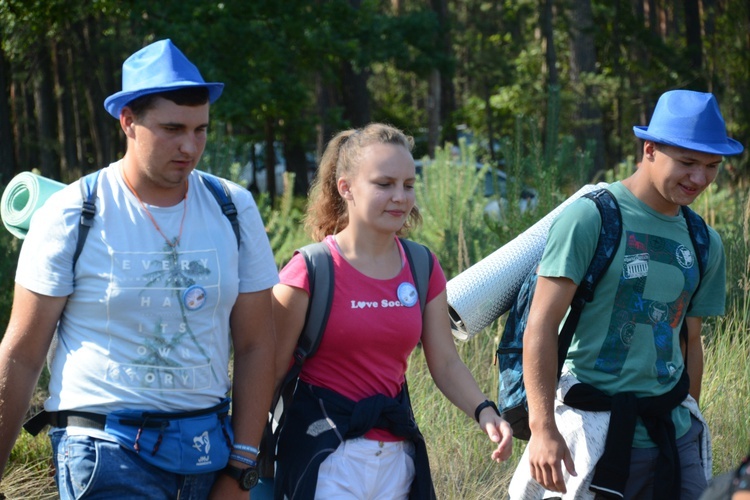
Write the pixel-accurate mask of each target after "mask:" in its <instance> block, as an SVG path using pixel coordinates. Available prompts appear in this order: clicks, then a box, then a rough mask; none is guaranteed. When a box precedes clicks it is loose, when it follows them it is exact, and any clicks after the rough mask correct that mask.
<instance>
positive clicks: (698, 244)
mask: <svg viewBox="0 0 750 500" xmlns="http://www.w3.org/2000/svg"><path fill="white" fill-rule="evenodd" d="M682 215H683V217H685V223H686V224H687V228H688V233H689V234H690V241H691V242H692V243H693V250H694V251H695V253H696V259H697V260H698V271H699V276H700V279H701V281H703V274H704V273H705V272H706V268H707V267H708V251H709V246H710V242H711V237H710V235H709V234H708V225H707V224H706V221H705V220H703V217H701V216H700V215H698V214H697V213H696V212H695V211H693V210H692V209H691V208H690V207H688V206H683V207H682ZM698 288H700V282H698ZM698 288H696V289H695V292H697V291H698ZM695 292H694V293H693V295H695ZM680 338H681V339H682V340H683V342H685V366H687V344H688V329H687V321H685V320H683V321H682V326H681V327H680Z"/></svg>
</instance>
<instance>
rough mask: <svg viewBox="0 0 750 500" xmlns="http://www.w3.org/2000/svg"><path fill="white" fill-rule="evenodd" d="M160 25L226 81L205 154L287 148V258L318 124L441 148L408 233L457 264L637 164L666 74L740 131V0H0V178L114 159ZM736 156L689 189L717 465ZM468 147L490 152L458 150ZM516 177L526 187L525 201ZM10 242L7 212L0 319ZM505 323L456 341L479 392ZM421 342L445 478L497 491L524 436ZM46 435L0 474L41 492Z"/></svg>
mask: <svg viewBox="0 0 750 500" xmlns="http://www.w3.org/2000/svg"><path fill="white" fill-rule="evenodd" d="M162 38H171V39H172V40H173V41H174V42H175V44H176V45H177V46H178V47H180V48H181V49H182V50H183V51H184V52H185V53H186V54H187V56H188V57H189V58H190V59H191V60H192V61H193V62H194V63H195V64H196V65H197V66H198V67H199V68H200V70H201V72H202V74H203V76H204V78H205V79H206V81H221V82H224V83H225V84H226V88H225V90H224V94H223V96H222V98H221V99H220V100H219V101H217V102H216V103H215V105H213V106H212V108H211V119H212V124H211V130H210V139H209V144H208V146H207V149H206V153H205V154H204V158H203V160H202V164H201V166H200V168H203V169H205V170H209V171H213V172H215V173H218V174H221V175H224V176H227V177H230V178H232V179H234V180H240V175H239V174H240V172H241V171H242V170H243V167H245V166H246V165H251V166H252V168H251V169H250V179H249V180H248V178H247V177H243V178H242V181H243V182H246V183H247V184H248V187H249V188H254V187H257V182H255V181H257V180H258V179H259V178H260V175H262V174H263V173H264V172H272V171H275V170H276V168H277V165H279V164H284V165H285V166H286V169H287V170H288V171H289V172H291V173H292V174H294V175H291V176H287V177H284V181H283V182H288V183H289V184H290V185H289V186H288V189H286V190H283V196H277V193H278V194H281V192H282V189H281V188H282V186H275V185H274V184H275V182H277V177H276V176H275V175H264V177H265V178H266V188H267V189H266V191H267V192H266V193H263V194H262V195H260V196H259V197H258V202H259V206H260V207H261V210H262V212H263V216H264V220H265V221H266V226H267V230H268V232H269V237H270V238H271V244H272V247H273V249H274V252H275V255H276V258H277V263H278V264H279V265H281V264H282V263H283V262H284V261H285V260H287V259H288V258H289V257H290V256H291V252H292V250H293V249H294V248H296V247H297V246H299V245H301V244H303V243H305V242H306V241H307V240H306V238H307V237H306V236H305V235H304V234H303V233H302V231H301V230H300V224H299V220H300V217H301V214H302V211H303V210H304V204H305V200H306V198H305V195H306V193H307V189H308V181H309V178H310V175H309V174H313V173H314V169H315V160H316V158H317V157H318V155H319V153H320V151H322V148H323V147H324V145H325V143H326V141H327V140H328V139H329V138H330V137H332V135H333V134H334V133H335V132H336V131H338V130H340V129H343V128H347V127H352V126H354V127H357V126H362V125H364V124H366V123H368V122H370V121H384V122H388V123H392V124H394V125H396V126H398V127H400V128H402V129H404V130H405V131H406V132H407V133H409V134H411V135H413V136H414V137H415V139H416V141H417V147H416V149H415V158H417V159H418V160H420V162H421V164H422V165H428V164H431V165H434V166H435V168H433V169H429V170H428V169H425V173H427V174H429V175H425V176H424V178H422V179H421V180H420V182H419V183H418V184H419V185H418V190H417V201H418V203H419V205H420V207H421V208H422V212H423V214H424V215H425V223H424V225H423V227H422V228H421V229H420V230H419V231H418V232H417V233H415V234H414V238H415V239H417V240H419V241H422V242H424V243H425V244H427V245H428V246H430V247H431V248H432V249H433V250H435V252H436V253H437V254H438V257H439V258H440V261H441V264H442V265H443V268H444V269H445V271H446V275H447V276H448V278H452V277H454V276H456V275H457V274H458V273H460V272H461V271H462V270H464V269H466V268H467V267H469V266H470V265H472V264H473V263H475V262H477V261H479V260H480V259H482V258H483V257H485V256H486V255H488V254H489V253H491V252H492V251H494V250H495V249H497V248H498V247H500V246H501V245H503V244H504V243H505V242H507V241H509V240H510V239H511V238H513V237H515V236H516V235H518V234H519V233H520V232H521V231H523V230H524V229H525V228H526V227H528V226H529V225H531V224H532V223H533V222H534V221H535V220H536V219H538V218H540V217H541V216H543V215H544V214H546V213H548V212H549V211H550V210H551V209H552V208H553V207H554V206H555V205H556V204H558V203H559V202H561V201H562V200H564V199H565V198H566V197H567V196H568V195H570V194H571V193H572V192H573V191H575V190H577V189H578V188H579V187H580V186H581V185H582V184H585V183H591V182H598V181H600V180H604V181H612V180H614V179H617V178H622V177H623V176H624V175H627V173H628V172H629V171H632V168H634V166H635V163H636V162H637V160H638V158H637V150H638V142H637V141H636V139H635V137H634V136H633V133H632V128H631V127H632V126H633V125H645V124H647V123H648V121H649V118H650V115H651V112H652V110H653V107H654V105H655V104H656V100H657V99H658V96H659V95H660V94H661V93H663V92H664V91H666V90H670V89H675V88H687V89H693V90H700V91H710V92H713V93H714V94H715V95H716V96H717V98H718V100H719V103H720V105H721V109H722V112H723V115H724V117H725V119H726V122H727V130H728V133H729V135H730V136H732V137H734V138H735V139H737V140H739V141H740V142H741V143H743V144H744V145H745V146H746V147H747V146H748V145H750V0H682V1H677V2H671V1H666V0H567V1H564V0H558V1H552V0H507V1H506V0H498V1H480V0H461V1H459V0H429V1H428V0H387V1H386V0H305V1H303V0H284V1H278V0H226V1H223V2H207V1H199V0H180V1H176V0H161V1H160V2H151V1H145V0H127V1H115V0H88V1H83V2H74V1H72V0H0V189H2V188H4V186H5V185H6V184H7V182H8V181H9V180H10V179H11V178H12V177H13V176H14V175H15V174H17V173H19V172H21V171H26V170H31V169H34V170H35V171H36V172H37V173H40V174H41V175H43V176H45V177H49V178H53V179H58V180H61V181H63V182H72V181H73V180H75V179H76V178H78V177H79V176H80V175H82V174H85V173H88V172H90V171H93V170H95V169H97V168H100V167H102V166H105V165H107V164H108V163H110V162H111V161H114V160H116V159H117V158H119V157H121V156H122V154H124V147H125V142H124V138H123V136H122V134H121V132H120V131H119V127H118V126H117V122H116V121H115V120H113V119H112V118H111V117H110V116H109V115H108V114H107V113H106V111H105V110H104V107H103V105H102V103H103V101H104V99H105V97H106V96H108V95H110V94H112V93H114V92H116V91H118V90H120V77H121V72H120V69H121V65H122V62H123V60H124V59H125V58H126V57H127V56H128V55H130V54H131V53H133V52H134V51H135V50H137V49H139V48H140V47H142V46H144V45H146V44H148V43H150V42H152V41H155V40H158V39H162ZM455 146H460V147H458V148H457V147H455ZM749 156H750V155H749V154H748V152H747V151H746V152H745V153H744V154H743V155H741V156H739V157H732V158H730V159H729V160H730V161H725V162H724V163H723V165H722V169H721V173H720V175H719V177H718V179H717V182H716V184H715V185H714V186H712V188H711V189H710V190H709V191H707V192H706V194H705V195H704V196H702V197H701V199H699V200H698V201H697V202H696V203H695V204H694V205H695V206H694V208H696V210H697V211H698V212H699V213H701V214H702V215H703V216H704V217H706V219H707V221H708V222H709V223H710V224H712V225H713V226H714V227H716V228H717V230H718V231H719V232H720V234H721V235H722V238H723V239H724V244H725V250H726V253H727V268H728V269H727V272H728V280H727V315H726V316H725V317H723V318H720V319H717V320H710V321H709V322H707V324H706V327H705V333H706V339H707V342H706V377H705V378H704V387H703V397H702V400H701V407H702V409H703V410H704V413H705V414H706V416H707V419H708V420H709V422H710V424H711V427H712V433H713V436H714V471H715V472H717V473H718V472H721V471H724V470H728V468H730V467H731V466H733V465H735V464H737V463H738V461H739V459H740V458H741V457H742V456H744V454H745V453H746V452H747V450H748V446H749V445H750V411H749V410H748V401H750V364H749V363H748V362H747V360H748V358H750V341H749V340H748V338H749V336H748V333H750V332H748V330H749V329H750V258H749V254H750V251H749V250H748V245H749V243H750V199H749V198H748V189H747V187H748V179H749V178H750V176H749V175H748V174H750V171H749V170H748V169H749V167H748V157H749ZM428 158H429V161H428ZM475 163H478V164H481V165H483V167H482V170H480V171H475V170H474V168H464V167H473V166H474V165H475ZM497 168H502V169H503V170H505V171H506V172H507V173H508V175H509V177H508V179H509V180H508V184H507V186H506V191H505V193H504V198H505V199H504V200H499V201H501V202H505V204H501V205H500V206H501V207H503V210H504V212H505V213H504V214H502V216H501V217H499V218H487V217H486V216H485V214H484V213H483V208H484V207H485V205H486V203H487V202H488V199H487V198H484V197H483V196H482V195H481V192H482V190H483V188H485V187H486V186H485V185H484V184H483V182H484V180H485V178H484V173H485V172H487V171H488V170H494V169H497ZM256 175H257V176H258V177H257V178H256ZM252 184H255V186H253V185H252ZM526 185H530V186H533V188H534V189H536V192H537V194H538V197H537V199H538V203H539V205H538V206H537V208H536V210H533V211H526V212H524V213H521V212H520V210H518V208H517V207H518V203H517V201H518V198H519V197H520V196H521V193H522V191H523V189H524V186H526ZM478 193H480V194H478ZM19 243H20V241H19V240H17V239H14V238H12V237H11V236H10V235H9V234H8V233H7V232H5V231H0V285H1V286H0V334H1V333H2V332H1V330H4V325H6V324H7V319H8V316H9V313H10V304H11V300H12V290H13V276H14V273H15V265H16V259H17V254H18V249H19V246H20V245H19ZM501 322H502V318H501V319H500V320H499V321H498V322H495V323H493V324H492V325H491V326H490V327H488V328H487V329H486V330H485V331H484V332H482V333H481V334H479V335H477V338H475V339H472V341H470V342H465V343H461V344H459V352H460V354H461V356H462V358H463V359H464V360H465V361H466V363H467V365H468V366H469V368H470V369H471V370H472V372H473V373H474V374H475V377H476V378H477V380H478V381H479V383H480V386H481V387H482V388H483V390H485V392H486V393H487V394H488V396H490V397H496V395H497V367H495V366H493V365H492V356H493V354H494V349H495V347H496V345H497V334H498V332H499V331H500V327H501ZM420 354H421V353H419V352H417V353H415V356H414V357H413V359H412V360H410V368H409V374H408V376H409V380H410V389H411V391H412V394H413V395H414V400H415V413H416V415H417V419H418V421H419V422H420V427H421V428H422V430H423V432H424V433H425V435H426V437H427V442H428V446H429V449H430V456H431V461H432V469H433V475H434V477H435V480H436V487H437V488H438V491H439V493H440V497H441V498H497V497H498V496H502V494H503V493H504V492H505V491H506V488H507V481H508V478H509V474H510V473H511V472H512V470H513V466H514V465H515V463H517V460H518V458H519V457H520V452H521V449H522V445H523V443H522V442H519V443H518V444H517V448H516V451H515V452H514V455H513V459H512V460H511V461H510V462H509V463H508V464H506V465H504V466H502V467H497V466H496V464H492V463H490V462H488V460H487V456H488V447H487V443H486V440H485V438H483V437H482V435H481V433H480V432H479V431H478V429H476V426H475V425H474V426H472V425H471V422H470V419H468V418H467V417H466V416H464V415H462V414H460V413H459V412H457V410H455V408H453V407H451V406H450V405H448V404H447V402H446V401H445V399H444V397H442V396H441V395H440V394H439V392H438V391H437V390H436V389H435V387H434V384H432V383H431V379H430V377H429V374H428V372H427V368H426V365H425V363H424V359H423V357H422V356H421V355H420ZM43 387H44V380H42V383H41V384H40V394H39V398H38V399H37V400H36V401H35V403H34V404H36V405H38V404H39V403H40V402H41V400H42V398H43V397H44V389H43ZM49 453H50V451H49V442H48V440H47V439H46V437H44V436H39V437H38V438H37V439H30V438H29V436H28V435H26V434H22V435H21V438H20V439H19V442H18V444H17V446H16V447H15V448H14V452H13V456H12V457H11V469H12V470H11V471H10V472H9V474H6V477H5V479H4V481H3V483H2V485H0V486H1V487H2V491H3V492H4V493H5V494H6V495H7V496H8V497H9V498H54V496H55V494H54V487H53V486H52V484H51V479H50V476H49V456H50V455H49ZM34 488H38V489H34ZM1 497H2V493H0V498H1Z"/></svg>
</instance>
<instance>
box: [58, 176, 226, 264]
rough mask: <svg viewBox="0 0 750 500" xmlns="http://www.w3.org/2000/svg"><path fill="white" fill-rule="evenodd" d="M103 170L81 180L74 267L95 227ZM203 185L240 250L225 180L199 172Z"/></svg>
mask: <svg viewBox="0 0 750 500" xmlns="http://www.w3.org/2000/svg"><path fill="white" fill-rule="evenodd" d="M100 172H101V170H97V171H96V172H92V173H90V174H88V175H85V176H84V177H82V178H81V182H80V187H81V198H82V202H83V203H82V205H81V221H80V223H79V224H78V239H77V240H76V251H75V254H73V267H75V265H76V262H78V257H79V256H80V255H81V251H82V250H83V244H84V243H85V242H86V237H87V236H88V234H89V229H91V226H93V225H94V216H95V215H96V188H97V181H98V180H99V173H100ZM198 174H199V175H200V178H201V180H202V181H203V184H204V185H205V186H206V187H207V188H208V190H209V191H210V192H211V194H212V195H213V197H214V198H215V199H216V202H217V203H218V204H219V206H220V207H221V211H222V213H223V214H224V216H226V218H227V219H229V223H230V224H231V225H232V230H233V231H234V236H235V238H237V248H240V223H239V221H238V220H237V208H236V207H235V206H234V202H232V195H231V194H230V193H229V188H228V187H227V184H226V182H225V181H224V179H222V178H220V177H216V176H215V175H212V174H208V173H206V172H198Z"/></svg>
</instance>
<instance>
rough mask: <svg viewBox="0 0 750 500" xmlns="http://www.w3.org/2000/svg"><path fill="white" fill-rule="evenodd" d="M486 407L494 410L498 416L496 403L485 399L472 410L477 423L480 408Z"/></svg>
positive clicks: (480, 411)
mask: <svg viewBox="0 0 750 500" xmlns="http://www.w3.org/2000/svg"><path fill="white" fill-rule="evenodd" d="M488 407H489V408H492V409H493V410H495V413H497V416H498V417H499V416H500V410H498V409H497V405H496V404H495V403H494V402H493V401H490V400H489V399H485V400H484V401H483V402H481V403H479V405H478V406H477V409H476V410H474V420H476V421H477V423H479V414H480V413H482V410H484V409H485V408H488Z"/></svg>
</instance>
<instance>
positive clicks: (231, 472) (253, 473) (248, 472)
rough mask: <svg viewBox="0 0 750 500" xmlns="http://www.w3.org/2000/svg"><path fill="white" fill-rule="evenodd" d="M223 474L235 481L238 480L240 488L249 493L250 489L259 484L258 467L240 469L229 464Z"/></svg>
mask: <svg viewBox="0 0 750 500" xmlns="http://www.w3.org/2000/svg"><path fill="white" fill-rule="evenodd" d="M221 472H223V473H224V474H226V475H227V476H229V477H231V478H233V479H236V480H237V483H239V485H240V488H241V489H243V490H245V491H249V490H250V488H252V487H253V486H255V485H256V484H258V468H257V467H247V468H245V469H240V468H239V467H235V466H234V465H232V464H227V466H226V467H224V468H223V469H222V470H221Z"/></svg>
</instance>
